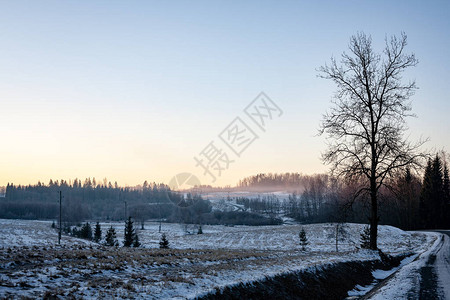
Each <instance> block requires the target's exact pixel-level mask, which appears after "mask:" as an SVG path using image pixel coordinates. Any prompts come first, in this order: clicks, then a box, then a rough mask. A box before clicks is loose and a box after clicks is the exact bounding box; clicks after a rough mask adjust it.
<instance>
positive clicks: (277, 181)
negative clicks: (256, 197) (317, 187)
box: [236, 173, 314, 192]
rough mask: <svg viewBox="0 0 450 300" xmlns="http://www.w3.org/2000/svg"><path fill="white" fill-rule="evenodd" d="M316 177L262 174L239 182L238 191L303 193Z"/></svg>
mask: <svg viewBox="0 0 450 300" xmlns="http://www.w3.org/2000/svg"><path fill="white" fill-rule="evenodd" d="M313 177H314V175H303V174H300V173H280V174H278V173H260V174H257V175H253V176H249V177H246V178H244V179H241V180H239V182H238V184H237V186H236V189H238V190H248V191H260V192H265V191H267V192H271V191H288V192H301V191H303V190H304V188H305V187H306V186H307V185H308V183H309V181H311V180H312V178H313Z"/></svg>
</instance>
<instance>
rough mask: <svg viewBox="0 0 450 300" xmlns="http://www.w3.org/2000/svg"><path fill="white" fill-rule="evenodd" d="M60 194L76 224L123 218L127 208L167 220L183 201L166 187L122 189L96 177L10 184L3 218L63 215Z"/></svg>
mask: <svg viewBox="0 0 450 300" xmlns="http://www.w3.org/2000/svg"><path fill="white" fill-rule="evenodd" d="M59 191H61V192H62V195H63V199H62V203H63V205H62V210H63V218H64V220H66V221H73V222H75V221H80V220H85V219H92V218H94V219H102V220H119V219H123V218H125V208H126V209H127V210H128V213H129V214H131V213H133V214H143V213H145V214H146V215H147V216H148V217H149V218H150V217H153V218H157V217H160V216H162V217H165V216H167V215H168V214H169V211H171V209H170V206H172V205H173V202H175V203H178V202H180V201H181V200H182V196H181V195H179V194H177V193H174V192H172V191H171V190H170V189H169V187H167V186H166V185H163V184H156V183H150V184H149V183H147V182H144V184H143V186H142V187H140V188H135V187H120V186H118V184H117V182H116V183H115V184H114V185H113V184H111V182H107V181H106V180H104V181H103V182H101V183H98V182H96V180H95V178H94V179H91V178H87V179H85V180H84V181H83V182H82V181H81V180H79V179H75V180H73V182H72V181H70V182H68V181H65V180H61V181H58V180H56V181H53V180H50V182H49V183H48V184H43V183H41V182H38V183H37V184H35V185H27V186H22V185H18V186H16V185H14V184H9V183H8V185H7V186H6V195H5V198H4V199H3V200H2V199H1V198H0V218H23V219H54V218H56V217H57V216H59ZM136 212H138V213H136Z"/></svg>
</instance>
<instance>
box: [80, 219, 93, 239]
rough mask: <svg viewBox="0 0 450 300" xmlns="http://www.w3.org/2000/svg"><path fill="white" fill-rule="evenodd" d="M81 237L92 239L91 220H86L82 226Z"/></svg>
mask: <svg viewBox="0 0 450 300" xmlns="http://www.w3.org/2000/svg"><path fill="white" fill-rule="evenodd" d="M80 237H81V238H83V239H87V240H92V228H91V224H89V222H86V223H85V224H84V225H83V226H82V227H81V231H80Z"/></svg>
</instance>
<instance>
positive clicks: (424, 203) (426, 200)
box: [419, 159, 433, 228]
mask: <svg viewBox="0 0 450 300" xmlns="http://www.w3.org/2000/svg"><path fill="white" fill-rule="evenodd" d="M432 181H433V180H432V166H431V159H429V160H428V162H427V166H426V168H425V173H424V175H423V181H422V190H421V191H420V203H419V216H420V220H421V227H422V228H430V227H431V215H432V214H431V206H432V205H431V198H432V193H433V186H432V185H433V183H432Z"/></svg>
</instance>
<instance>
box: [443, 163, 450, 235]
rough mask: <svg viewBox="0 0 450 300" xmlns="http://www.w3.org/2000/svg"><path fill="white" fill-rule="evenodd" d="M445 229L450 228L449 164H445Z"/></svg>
mask: <svg viewBox="0 0 450 300" xmlns="http://www.w3.org/2000/svg"><path fill="white" fill-rule="evenodd" d="M443 194H444V227H445V228H450V180H449V175H448V167H447V163H445V164H444V184H443Z"/></svg>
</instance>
